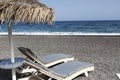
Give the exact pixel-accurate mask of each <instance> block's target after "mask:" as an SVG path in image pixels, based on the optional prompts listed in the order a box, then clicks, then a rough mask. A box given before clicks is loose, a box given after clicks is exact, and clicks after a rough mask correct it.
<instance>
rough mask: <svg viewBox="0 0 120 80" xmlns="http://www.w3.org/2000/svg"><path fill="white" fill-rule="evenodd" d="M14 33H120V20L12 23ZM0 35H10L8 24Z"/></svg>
mask: <svg viewBox="0 0 120 80" xmlns="http://www.w3.org/2000/svg"><path fill="white" fill-rule="evenodd" d="M11 26H12V32H13V35H120V20H101V21H98V20H97V21H55V22H53V23H52V24H51V25H47V24H29V23H14V22H13V23H12V25H11ZM0 35H8V28H7V24H6V23H3V24H1V25H0Z"/></svg>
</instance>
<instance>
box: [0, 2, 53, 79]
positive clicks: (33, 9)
mask: <svg viewBox="0 0 120 80" xmlns="http://www.w3.org/2000/svg"><path fill="white" fill-rule="evenodd" d="M53 20H54V12H53V9H52V8H48V7H47V6H46V5H44V4H42V3H39V2H38V1H37V0H1V1H0V23H1V24H2V23H3V22H4V21H5V22H6V23H7V25H8V36H9V43H10V52H11V63H14V62H15V59H14V49H13V40H12V29H11V23H12V22H24V23H47V24H51V23H52V21H53ZM12 75H13V77H12V78H13V80H16V77H15V76H14V75H15V70H14V69H12Z"/></svg>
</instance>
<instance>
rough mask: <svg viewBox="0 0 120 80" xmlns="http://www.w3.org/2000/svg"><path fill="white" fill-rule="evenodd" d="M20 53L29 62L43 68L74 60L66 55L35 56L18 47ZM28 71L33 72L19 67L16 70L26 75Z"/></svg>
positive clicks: (29, 51) (31, 69)
mask: <svg viewBox="0 0 120 80" xmlns="http://www.w3.org/2000/svg"><path fill="white" fill-rule="evenodd" d="M18 49H19V50H20V52H22V53H23V54H24V55H25V56H26V57H27V58H28V59H29V60H32V61H34V62H37V63H38V64H41V65H43V66H45V67H51V66H54V65H56V64H59V63H62V62H67V61H72V60H74V57H73V56H71V55H67V54H50V55H46V56H39V57H38V56H36V55H35V54H34V53H33V52H32V51H31V50H30V49H28V48H24V47H19V48H18ZM29 71H31V72H32V71H34V69H33V68H29V67H26V68H25V67H21V68H20V67H19V68H18V69H17V72H18V73H27V72H29Z"/></svg>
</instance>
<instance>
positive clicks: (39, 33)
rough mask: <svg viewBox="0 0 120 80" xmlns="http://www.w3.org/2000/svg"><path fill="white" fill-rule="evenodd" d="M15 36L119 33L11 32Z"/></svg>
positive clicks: (110, 34) (103, 34)
mask: <svg viewBox="0 0 120 80" xmlns="http://www.w3.org/2000/svg"><path fill="white" fill-rule="evenodd" d="M12 34H13V35H15V36H29V35H31V36H41V35H47V36H49V35H58V36H59V35H63V36H65V35H73V36H120V33H82V32H13V33H12ZM7 35H8V32H1V33H0V36H7Z"/></svg>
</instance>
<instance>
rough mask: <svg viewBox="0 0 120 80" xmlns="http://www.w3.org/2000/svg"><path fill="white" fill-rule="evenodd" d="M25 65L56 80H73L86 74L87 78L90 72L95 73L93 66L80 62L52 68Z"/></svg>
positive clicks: (32, 64) (36, 64)
mask: <svg viewBox="0 0 120 80" xmlns="http://www.w3.org/2000/svg"><path fill="white" fill-rule="evenodd" d="M24 64H26V65H28V66H30V67H32V68H34V69H36V70H38V71H39V72H40V73H42V74H44V75H46V76H49V77H50V79H56V80H72V79H74V78H75V77H77V76H79V75H81V74H85V76H86V77H87V76H88V72H90V71H94V65H93V64H90V63H86V62H80V61H69V62H67V63H62V64H59V65H56V66H54V67H51V68H47V67H44V66H42V65H40V64H38V63H34V62H31V61H25V63H24Z"/></svg>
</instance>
